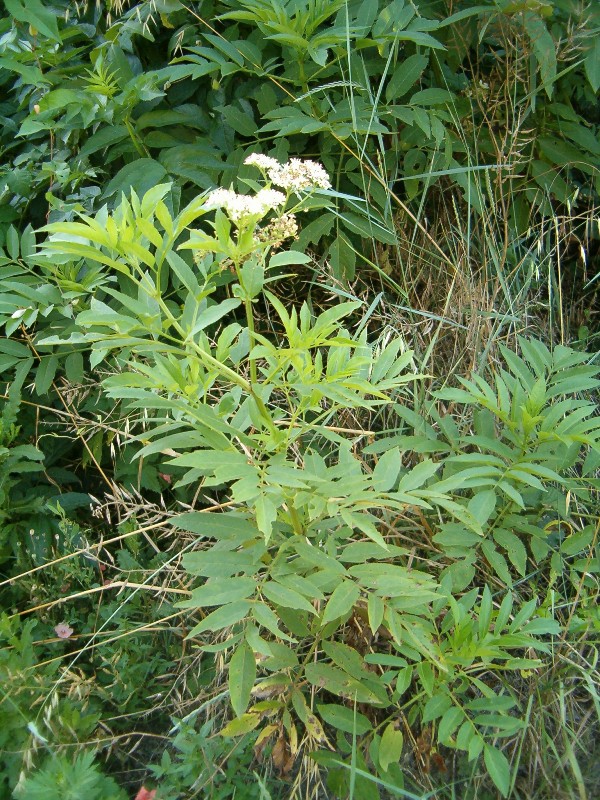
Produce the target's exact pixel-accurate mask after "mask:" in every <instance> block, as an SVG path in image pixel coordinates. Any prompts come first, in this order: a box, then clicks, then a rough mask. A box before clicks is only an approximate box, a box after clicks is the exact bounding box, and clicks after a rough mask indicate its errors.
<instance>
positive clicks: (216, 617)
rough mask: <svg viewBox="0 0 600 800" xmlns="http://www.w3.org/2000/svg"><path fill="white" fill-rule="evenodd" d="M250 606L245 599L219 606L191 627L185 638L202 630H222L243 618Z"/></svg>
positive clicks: (189, 637) (196, 634)
mask: <svg viewBox="0 0 600 800" xmlns="http://www.w3.org/2000/svg"><path fill="white" fill-rule="evenodd" d="M176 605H177V604H176ZM251 607H252V604H251V603H249V602H248V601H247V600H241V601H238V602H237V603H229V604H228V605H226V606H221V608H218V609H217V610H216V611H213V612H212V614H209V615H208V616H207V617H205V618H204V619H203V620H202V622H200V623H198V625H196V627H195V628H192V630H191V631H190V632H189V633H188V635H187V636H186V637H185V638H186V639H192V638H193V637H194V636H198V635H199V634H201V633H204V631H222V630H223V629H224V628H229V627H231V626H232V625H235V623H236V622H239V621H240V620H242V619H244V617H246V615H247V614H248V611H250V608H251Z"/></svg>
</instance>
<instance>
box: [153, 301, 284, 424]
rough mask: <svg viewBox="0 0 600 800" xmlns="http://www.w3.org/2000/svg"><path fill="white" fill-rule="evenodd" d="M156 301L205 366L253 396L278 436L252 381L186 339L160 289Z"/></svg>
mask: <svg viewBox="0 0 600 800" xmlns="http://www.w3.org/2000/svg"><path fill="white" fill-rule="evenodd" d="M155 299H156V301H157V303H158V304H159V306H160V308H161V310H162V312H163V314H164V315H165V316H166V317H167V318H168V320H169V322H170V323H171V324H172V325H173V327H174V328H175V330H176V331H177V333H178V334H179V335H180V337H181V340H182V342H184V343H185V344H189V345H190V346H191V347H192V348H193V350H194V351H195V352H196V353H197V355H199V356H200V358H201V359H202V360H203V361H204V363H205V364H208V365H210V366H211V367H213V368H214V369H216V370H217V371H218V372H219V373H220V374H221V375H222V376H223V377H225V378H228V379H229V380H230V381H231V382H232V383H234V384H235V385H236V386H241V387H242V389H244V391H246V392H248V394H250V395H252V397H253V398H254V402H255V403H256V407H257V408H258V411H259V413H260V415H261V417H262V418H263V419H264V421H265V424H266V426H267V428H268V429H269V431H270V432H271V433H272V434H277V428H276V426H275V424H274V422H273V420H272V419H271V415H270V414H269V411H268V409H267V407H266V405H265V404H264V402H263V401H262V400H261V398H260V397H258V396H257V395H256V393H255V391H254V388H253V385H252V383H251V382H250V381H247V380H246V379H245V378H242V376H241V375H238V373H237V372H235V371H234V370H232V369H230V368H229V367H227V366H226V365H225V364H223V363H222V362H221V361H219V360H218V359H217V358H215V357H214V356H212V355H211V354H210V353H207V352H206V350H204V348H202V347H200V345H199V344H197V343H196V342H194V341H192V340H190V339H188V338H187V337H186V334H185V331H184V330H183V328H182V327H181V325H180V324H179V322H178V321H177V320H176V319H175V317H174V316H173V314H172V313H171V312H170V311H169V307H168V306H167V304H166V303H165V302H164V300H163V299H162V297H161V295H160V291H158V289H157V291H156V294H155Z"/></svg>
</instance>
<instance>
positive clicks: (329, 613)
mask: <svg viewBox="0 0 600 800" xmlns="http://www.w3.org/2000/svg"><path fill="white" fill-rule="evenodd" d="M359 597H360V589H359V587H358V586H357V585H356V584H355V583H352V582H351V581H342V582H341V583H340V584H339V585H338V586H336V588H335V589H334V590H333V593H332V595H331V597H330V598H329V600H328V601H327V605H326V606H325V610H324V611H323V617H322V619H321V626H324V625H327V623H329V622H333V621H334V620H336V619H339V618H340V617H344V616H345V615H346V614H348V613H349V612H350V611H351V610H352V609H353V608H354V605H355V604H356V601H357V600H358V598H359Z"/></svg>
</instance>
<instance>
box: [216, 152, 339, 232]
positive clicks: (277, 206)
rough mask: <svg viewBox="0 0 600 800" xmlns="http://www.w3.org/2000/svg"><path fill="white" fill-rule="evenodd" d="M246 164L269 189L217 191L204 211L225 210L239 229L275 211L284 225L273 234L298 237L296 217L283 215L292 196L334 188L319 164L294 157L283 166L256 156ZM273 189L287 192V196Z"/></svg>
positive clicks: (259, 155)
mask: <svg viewBox="0 0 600 800" xmlns="http://www.w3.org/2000/svg"><path fill="white" fill-rule="evenodd" d="M244 164H247V165H248V166H254V167H257V168H258V169H259V170H260V171H261V172H262V173H263V176H264V178H265V180H266V182H267V186H265V187H264V188H263V189H260V190H259V191H258V192H257V193H256V194H254V195H244V194H237V192H234V191H233V190H232V189H215V190H214V191H213V192H211V193H210V194H209V196H208V198H207V200H206V203H205V208H207V209H213V208H222V209H223V210H224V211H225V213H226V214H227V216H228V217H229V219H230V220H231V221H232V222H233V223H234V225H237V226H238V227H240V226H241V225H244V226H245V225H246V224H252V225H257V224H258V223H259V222H260V220H262V219H263V217H265V216H266V215H267V214H268V213H269V211H274V210H276V211H277V212H278V213H279V216H280V219H281V220H283V221H284V223H285V224H282V225H280V226H279V227H278V229H277V232H275V231H273V233H274V234H275V233H276V235H275V238H276V239H280V238H287V237H289V236H295V233H296V232H297V226H296V223H295V217H294V215H293V214H291V213H288V214H283V209H284V207H285V204H286V203H287V201H288V199H289V197H290V195H292V194H296V195H298V197H300V198H302V197H303V196H305V195H307V194H310V193H312V192H314V191H315V190H317V189H330V188H331V181H330V180H329V176H328V175H327V173H326V172H325V170H324V169H323V167H322V165H321V164H318V163H317V162H316V161H306V160H302V159H300V158H292V159H290V160H289V161H288V162H287V163H286V164H281V163H280V162H279V161H277V159H275V158H271V157H270V156H265V155H262V154H260V153H254V154H253V155H250V156H248V158H246V160H245V161H244ZM271 186H277V187H279V188H280V189H284V190H285V194H284V193H283V192H280V191H278V190H277V189H272V188H271Z"/></svg>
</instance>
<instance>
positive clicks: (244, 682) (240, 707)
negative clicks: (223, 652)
mask: <svg viewBox="0 0 600 800" xmlns="http://www.w3.org/2000/svg"><path fill="white" fill-rule="evenodd" d="M255 680H256V660H255V658H254V653H253V652H252V650H251V649H250V647H249V645H248V643H247V642H245V641H244V642H242V643H241V644H240V645H238V647H237V649H236V651H235V652H234V654H233V655H232V656H231V661H230V662H229V679H228V686H229V699H230V701H231V707H232V708H233V710H234V712H235V714H236V716H238V717H241V716H242V714H243V713H244V711H245V710H246V709H247V708H248V703H249V702H250V694H251V692H252V688H253V686H254V682H255Z"/></svg>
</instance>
